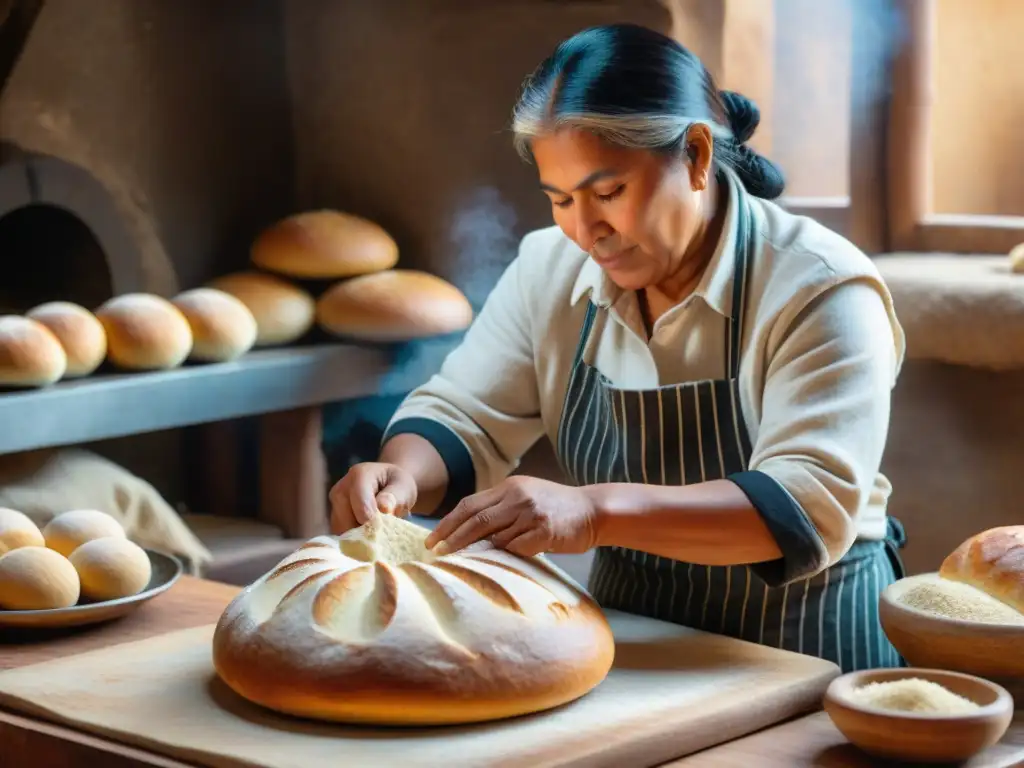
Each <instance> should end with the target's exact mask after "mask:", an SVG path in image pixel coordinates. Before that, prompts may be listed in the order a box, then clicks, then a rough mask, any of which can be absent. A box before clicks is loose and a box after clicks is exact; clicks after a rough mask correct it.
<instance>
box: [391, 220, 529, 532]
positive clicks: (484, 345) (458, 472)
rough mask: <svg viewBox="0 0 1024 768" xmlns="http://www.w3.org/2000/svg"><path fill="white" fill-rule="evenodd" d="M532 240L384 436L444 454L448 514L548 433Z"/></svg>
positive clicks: (502, 474) (498, 477) (504, 472)
mask: <svg viewBox="0 0 1024 768" xmlns="http://www.w3.org/2000/svg"><path fill="white" fill-rule="evenodd" d="M529 238H530V236H529V235H528V236H527V237H526V238H525V239H524V241H523V245H522V246H521V247H520V256H519V257H517V258H516V259H515V260H513V261H512V263H511V264H510V265H509V267H508V268H507V269H506V270H505V272H504V273H503V274H502V276H501V278H500V279H499V280H498V282H497V284H496V285H495V288H494V290H493V291H492V292H491V293H490V295H489V296H488V298H487V300H486V302H485V303H484V306H483V308H482V309H481V311H480V313H479V315H478V316H477V317H476V318H475V320H474V322H473V324H472V325H471V326H470V328H469V330H468V331H467V332H466V335H465V337H464V338H463V341H462V343H461V344H460V345H459V346H458V347H457V348H456V349H455V350H453V351H452V352H451V354H449V355H448V357H447V358H446V359H445V361H444V363H443V364H442V366H441V370H440V371H439V372H438V373H437V374H435V375H434V376H432V377H431V378H430V379H429V380H428V381H427V382H426V383H425V384H424V385H422V386H421V387H419V388H417V389H416V390H414V391H413V392H411V393H410V394H409V396H408V397H407V398H406V399H405V401H404V402H403V403H402V405H401V406H400V407H399V409H398V411H397V412H396V413H395V414H394V416H393V417H392V419H391V422H390V423H389V424H388V427H387V429H386V430H385V432H384V442H387V441H388V440H390V439H391V438H392V437H394V436H395V435H399V434H403V433H415V434H418V435H420V436H422V437H424V438H425V439H427V440H428V441H430V443H431V444H432V445H433V446H434V448H436V449H437V451H438V453H440V455H441V458H442V459H443V460H444V463H445V466H446V467H447V469H448V490H447V493H446V495H445V499H444V501H443V502H442V504H441V509H440V510H439V511H441V512H443V511H446V510H448V509H450V508H451V507H453V506H454V505H455V504H457V503H458V502H459V501H460V500H461V499H462V498H463V497H465V496H467V495H469V494H472V493H475V492H476V491H478V490H483V489H485V488H489V487H491V486H493V485H495V484H496V483H498V482H500V481H501V480H502V479H504V478H505V477H506V476H507V475H508V474H509V473H510V472H512V470H514V469H515V467H516V466H517V465H518V463H519V459H520V458H521V457H522V455H523V454H524V453H525V452H526V451H527V450H528V449H529V448H530V446H532V445H533V444H534V443H535V442H536V441H537V440H538V439H539V438H540V436H541V434H542V432H543V425H542V422H541V418H540V396H539V393H538V386H537V374H536V365H535V362H534V351H533V341H532V334H531V322H530V321H531V318H530V313H529V311H528V302H527V300H526V298H525V296H524V281H523V275H522V274H521V273H522V266H521V255H522V252H523V249H524V248H526V247H527V246H528V241H529Z"/></svg>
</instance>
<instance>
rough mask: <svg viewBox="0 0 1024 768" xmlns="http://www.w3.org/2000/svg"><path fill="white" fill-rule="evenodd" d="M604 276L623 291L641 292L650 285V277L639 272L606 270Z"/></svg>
mask: <svg viewBox="0 0 1024 768" xmlns="http://www.w3.org/2000/svg"><path fill="white" fill-rule="evenodd" d="M605 274H606V275H608V279H609V280H611V281H612V282H613V283H615V285H616V286H618V287H619V288H621V289H622V290H624V291H641V290H643V289H644V288H646V287H647V286H649V285H650V284H651V276H650V275H648V274H646V273H645V272H643V271H641V270H627V269H615V270H613V269H606V270H605Z"/></svg>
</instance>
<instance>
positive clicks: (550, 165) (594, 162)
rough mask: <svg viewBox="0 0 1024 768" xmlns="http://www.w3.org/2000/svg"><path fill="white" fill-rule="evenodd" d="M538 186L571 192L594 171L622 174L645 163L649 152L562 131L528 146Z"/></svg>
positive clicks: (588, 134)
mask: <svg viewBox="0 0 1024 768" xmlns="http://www.w3.org/2000/svg"><path fill="white" fill-rule="evenodd" d="M531 148H532V153H533V159H534V162H536V164H537V170H538V171H539V173H540V180H541V183H542V184H545V185H548V186H552V187H556V188H559V189H572V188H573V187H575V186H576V185H578V184H579V183H580V182H581V181H583V180H584V179H586V178H587V177H588V176H590V175H591V174H593V173H595V172H598V171H610V172H613V173H623V172H625V171H628V170H632V169H635V168H637V166H642V165H645V164H649V163H650V162H651V161H652V158H651V156H650V153H648V152H643V151H641V150H636V149H624V148H622V147H617V146H615V145H613V144H609V143H608V142H606V141H604V140H603V139H600V138H598V137H597V136H595V135H594V134H593V133H590V132H589V131H583V130H579V129H576V128H563V129H560V130H558V131H556V132H554V133H551V134H546V135H544V136H539V137H537V138H536V139H534V140H533V141H532V143H531Z"/></svg>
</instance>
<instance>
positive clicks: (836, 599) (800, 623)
mask: <svg viewBox="0 0 1024 768" xmlns="http://www.w3.org/2000/svg"><path fill="white" fill-rule="evenodd" d="M740 213H741V216H740V222H741V224H740V229H739V231H740V233H741V238H740V246H739V247H738V248H737V258H736V267H735V272H734V276H733V277H734V280H733V302H732V317H731V318H730V324H729V333H728V334H726V336H727V338H726V339H725V344H726V356H725V359H726V361H727V363H726V364H727V371H726V378H724V379H719V380H716V381H697V382H688V383H683V384H678V385H669V386H663V387H659V388H657V389H650V390H640V391H638V390H623V389H616V388H615V387H614V386H613V385H612V383H611V382H610V381H609V380H608V379H607V378H606V377H605V376H604V375H603V374H602V373H600V372H599V371H598V370H597V369H596V368H594V367H592V366H591V365H590V364H589V363H587V362H586V360H585V359H584V358H585V357H586V352H587V342H588V339H589V337H590V332H591V329H592V327H593V325H594V321H595V319H596V317H597V314H598V311H599V310H598V308H597V307H596V306H595V305H594V304H593V303H590V305H589V306H588V308H587V314H586V317H585V319H584V322H583V328H582V330H581V332H580V339H579V343H578V346H577V349H576V355H575V360H574V363H573V370H572V374H571V376H570V381H569V387H568V390H567V392H566V398H565V403H564V406H563V413H562V421H561V424H560V426H559V432H558V440H557V445H556V451H557V453H558V457H559V461H560V463H561V465H562V468H563V471H564V472H565V474H566V475H567V476H568V477H569V478H571V479H572V481H573V482H575V483H576V484H577V485H588V484H592V483H645V484H656V485H687V484H690V483H701V482H706V481H710V480H717V479H722V478H725V477H727V476H728V475H730V474H733V473H736V472H742V471H745V470H746V469H747V463H748V461H749V459H750V454H751V446H750V438H749V436H748V432H747V429H746V426H745V424H744V420H743V413H742V411H741V409H740V408H739V402H740V395H739V390H738V387H737V378H736V377H737V372H738V371H739V359H740V354H739V351H740V340H741V339H742V328H743V314H744V303H745V302H744V298H745V296H744V294H745V288H746V280H747V276H748V272H749V270H748V269H747V264H748V263H749V261H750V259H751V256H752V250H753V244H754V238H753V236H752V233H751V228H750V225H749V223H748V222H749V221H750V214H749V210H746V205H744V204H742V203H741V206H740ZM888 528H889V530H888V535H887V537H886V539H885V540H884V541H860V542H856V543H855V544H854V545H853V546H852V547H851V549H850V550H849V552H848V553H847V554H846V555H845V556H844V557H843V558H842V559H841V560H839V561H838V562H837V563H835V564H834V565H833V566H831V567H830V568H828V569H826V570H824V571H822V572H821V573H819V574H817V575H816V576H814V577H812V578H810V579H805V580H801V581H797V582H793V583H790V584H786V585H785V586H782V587H769V586H768V585H767V584H766V583H765V582H764V581H763V580H762V579H761V578H759V577H758V576H757V575H756V574H755V573H753V572H752V571H751V569H750V568H749V567H747V566H705V565H695V564H693V563H685V562H680V561H676V560H671V559H669V558H666V557H659V556H657V555H649V554H647V553H645V552H638V551H635V550H631V549H626V548H623V547H599V548H598V549H597V551H596V553H595V557H594V563H593V568H592V570H591V575H590V583H589V590H590V591H591V593H592V594H593V596H594V598H595V599H596V600H597V601H598V602H599V603H600V604H601V605H602V606H604V607H606V608H610V609H615V610H620V611H626V612H630V613H635V614H641V615H644V616H650V617H653V618H656V619H662V620H665V621H671V622H674V623H677V624H683V625H686V626H689V627H694V628H697V629H702V630H706V631H709V632H715V633H718V634H723V635H729V636H731V637H736V638H741V639H743V640H749V641H753V642H755V643H760V644H763V645H771V646H776V647H778V648H783V649H786V650H791V651H796V652H798V653H806V654H810V655H813V656H818V657H820V658H824V659H828V660H830V661H833V662H835V663H836V664H838V665H839V667H840V668H841V669H842V670H843V671H844V672H849V671H854V670H859V669H868V668H873V667H892V666H901V665H902V663H903V662H902V659H901V658H900V656H899V654H898V653H897V651H896V650H895V648H893V646H892V645H891V644H890V643H889V641H888V639H887V638H886V636H885V634H884V632H883V631H882V628H881V624H880V623H879V617H878V598H879V595H880V594H881V592H882V590H883V589H884V588H885V587H886V586H887V585H888V584H891V583H892V582H893V581H895V580H896V579H898V578H902V576H903V575H904V571H903V566H902V563H901V561H900V557H899V554H898V553H897V551H896V550H897V548H899V547H902V546H903V545H904V543H905V535H904V533H903V529H902V526H901V525H900V524H899V522H898V521H896V520H894V519H893V518H889V526H888Z"/></svg>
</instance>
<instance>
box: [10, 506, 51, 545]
mask: <svg viewBox="0 0 1024 768" xmlns="http://www.w3.org/2000/svg"><path fill="white" fill-rule="evenodd" d="M42 546H44V541H43V533H42V531H40V530H39V526H37V525H36V524H35V523H33V522H32V520H31V519H30V518H29V516H28V515H26V514H24V513H23V512H19V511H18V510H16V509H6V508H4V507H0V555H4V554H6V553H8V552H10V551H11V550H12V549H20V548H21V547H42Z"/></svg>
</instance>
